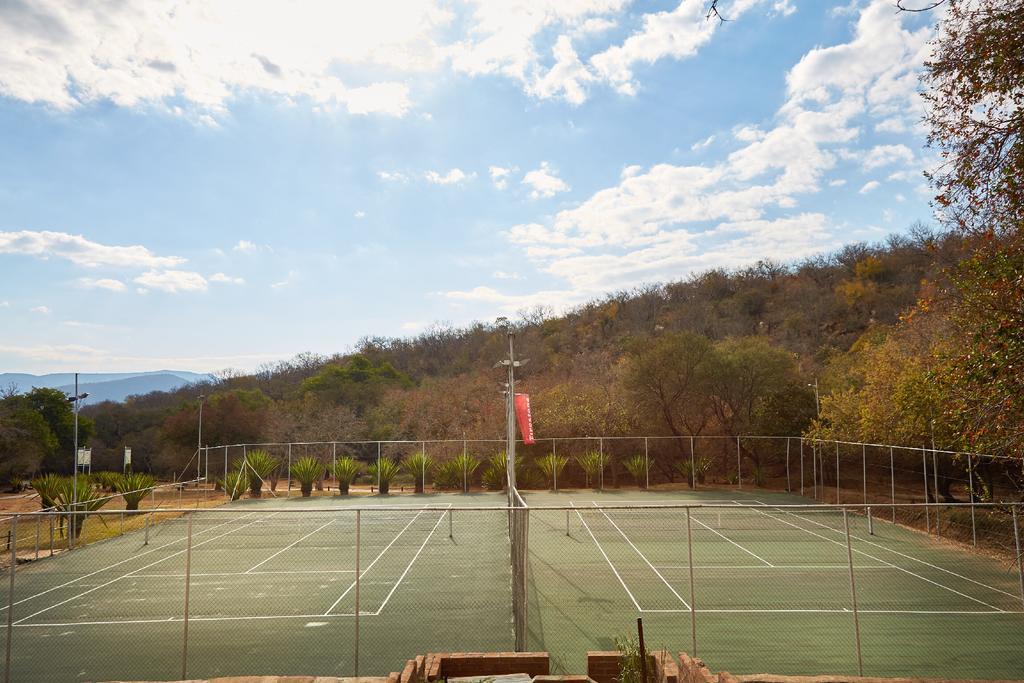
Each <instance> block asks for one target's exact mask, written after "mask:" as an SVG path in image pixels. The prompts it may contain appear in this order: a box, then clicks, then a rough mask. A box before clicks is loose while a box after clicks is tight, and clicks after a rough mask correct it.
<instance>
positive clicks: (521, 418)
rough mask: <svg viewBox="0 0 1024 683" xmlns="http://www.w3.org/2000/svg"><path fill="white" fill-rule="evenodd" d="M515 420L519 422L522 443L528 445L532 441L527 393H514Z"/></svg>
mask: <svg viewBox="0 0 1024 683" xmlns="http://www.w3.org/2000/svg"><path fill="white" fill-rule="evenodd" d="M516 420H517V421H518V422H519V433H520V434H522V435H523V443H525V444H526V445H528V446H529V445H530V444H532V443H534V440H533V415H532V414H531V413H530V395H529V394H516Z"/></svg>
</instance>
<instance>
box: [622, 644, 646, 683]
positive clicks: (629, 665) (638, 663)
mask: <svg viewBox="0 0 1024 683" xmlns="http://www.w3.org/2000/svg"><path fill="white" fill-rule="evenodd" d="M615 647H616V649H617V650H618V651H619V677H618V679H616V680H617V681H618V683H648V681H650V680H651V679H653V670H652V669H653V667H652V666H651V664H650V661H651V658H650V653H649V652H647V651H641V649H640V641H639V640H638V638H637V637H636V636H627V637H625V638H616V639H615ZM644 660H646V661H647V667H646V669H645V668H644V667H643V663H644ZM644 671H646V672H647V681H644V680H643V672H644Z"/></svg>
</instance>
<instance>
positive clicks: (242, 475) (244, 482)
mask: <svg viewBox="0 0 1024 683" xmlns="http://www.w3.org/2000/svg"><path fill="white" fill-rule="evenodd" d="M247 488H249V476H248V473H247V471H246V470H231V471H230V472H228V476H227V478H226V479H224V490H225V491H226V492H227V493H228V495H230V496H231V500H238V499H239V498H241V497H242V494H243V493H245V489H247Z"/></svg>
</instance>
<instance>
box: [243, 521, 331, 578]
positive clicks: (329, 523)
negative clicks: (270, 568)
mask: <svg viewBox="0 0 1024 683" xmlns="http://www.w3.org/2000/svg"><path fill="white" fill-rule="evenodd" d="M332 524H334V520H333V519H331V520H328V522H327V523H326V524H323V525H321V526H318V527H317V528H316V529H313V530H312V531H310V532H309V533H308V534H306V535H305V536H303V537H302V538H300V539H298V540H296V541H294V542H292V543H289V544H288V545H286V546H285V547H283V548H281V549H280V550H278V551H277V552H276V553H274V554H273V555H271V556H270V557H268V558H267V559H265V560H263V561H262V562H260V563H258V564H254V565H253V566H251V567H249V568H248V569H246V570H245V573H246V574H251V573H252V570H253V569H256V568H257V567H262V566H263V565H265V564H266V563H267V562H270V561H271V560H272V559H274V558H275V557H277V556H278V555H280V554H281V553H283V552H284V551H285V550H288V549H289V548H293V547H295V546H296V545H298V544H299V543H301V542H302V541H305V540H306V539H307V538H309V537H310V536H312V535H313V534H315V533H316V532H318V531H320V530H321V529H323V528H325V527H329V526H330V525H332Z"/></svg>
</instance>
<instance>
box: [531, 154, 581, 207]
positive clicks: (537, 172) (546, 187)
mask: <svg viewBox="0 0 1024 683" xmlns="http://www.w3.org/2000/svg"><path fill="white" fill-rule="evenodd" d="M522 184H523V185H528V186H529V187H531V188H533V189H532V190H531V191H530V197H532V198H533V199H540V198H541V197H543V198H549V197H554V196H555V195H556V194H558V193H559V192H568V191H569V190H570V189H571V188H570V187H569V184H568V183H567V182H565V181H564V180H562V179H561V178H559V177H558V174H557V172H555V171H554V170H553V169H552V168H551V166H550V165H549V164H548V162H546V161H542V162H540V168H535V169H534V170H532V171H530V172H528V173H527V174H526V175H524V176H523V180H522Z"/></svg>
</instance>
